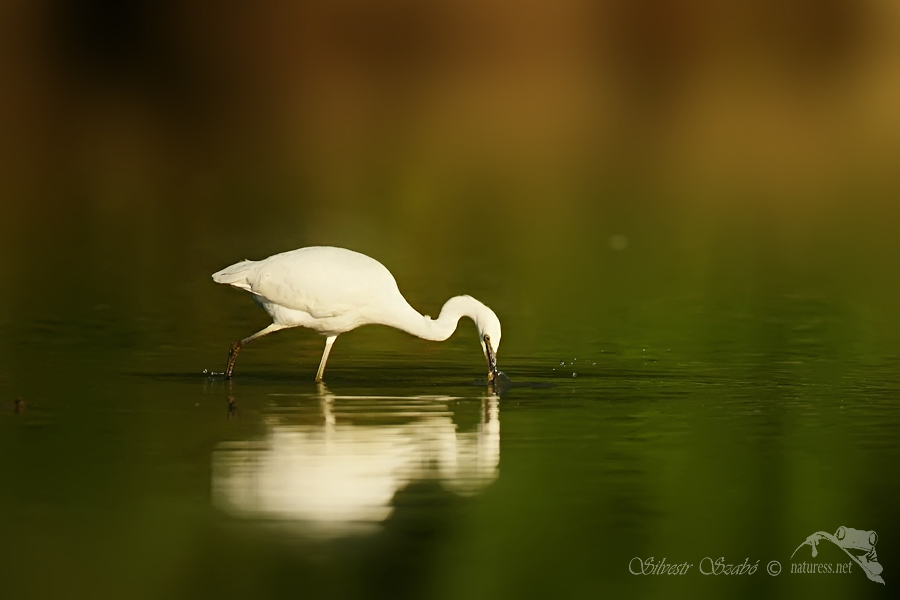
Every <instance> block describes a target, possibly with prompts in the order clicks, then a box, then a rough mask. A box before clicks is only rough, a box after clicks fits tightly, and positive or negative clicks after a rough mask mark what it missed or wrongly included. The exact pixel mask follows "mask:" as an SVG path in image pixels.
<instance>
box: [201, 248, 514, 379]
mask: <svg viewBox="0 0 900 600" xmlns="http://www.w3.org/2000/svg"><path fill="white" fill-rule="evenodd" d="M213 281H215V282H216V283H223V284H228V285H232V286H234V287H237V288H240V289H243V290H246V291H248V292H250V293H251V294H253V298H254V300H256V302H257V303H258V304H259V305H260V306H262V307H263V309H265V311H266V312H267V313H269V316H271V317H272V324H271V325H269V326H268V327H266V328H265V329H263V330H262V331H260V332H258V333H256V334H254V335H252V336H250V337H249V338H246V339H244V340H242V341H240V342H235V344H234V345H232V353H231V355H230V356H229V363H228V368H227V369H226V377H229V378H230V376H231V372H232V370H233V368H234V360H235V357H236V356H237V352H238V351H239V350H240V347H241V346H243V345H244V344H246V343H248V342H250V341H252V340H254V339H256V338H258V337H261V336H263V335H266V334H268V333H272V332H274V331H278V330H280V329H285V328H289V327H307V328H309V329H312V330H314V331H317V332H319V333H321V334H322V335H325V336H326V338H327V339H326V346H325V353H324V354H323V356H322V361H321V363H320V366H319V373H318V375H317V377H316V379H317V380H321V377H322V372H323V371H324V368H325V362H326V360H327V358H328V353H329V352H330V350H331V345H332V344H333V343H334V339H335V338H336V337H337V336H338V335H339V334H341V333H345V332H347V331H350V330H352V329H355V328H357V327H359V326H361V325H368V324H379V325H388V326H390V327H395V328H397V329H401V330H403V331H406V332H408V333H410V334H412V335H415V336H418V337H421V338H424V339H427V340H435V341H442V340H445V339H447V338H448V337H450V335H451V334H452V333H453V332H454V331H455V330H456V326H457V323H458V322H459V319H460V318H461V317H463V316H467V317H469V318H471V319H472V320H473V321H475V324H476V327H477V328H478V331H479V337H480V338H482V340H481V345H482V350H483V351H484V353H485V358H486V359H487V360H488V365H489V369H490V370H491V373H489V375H488V376H489V378H492V375H494V374H496V362H495V360H496V358H495V355H496V351H497V349H498V348H499V345H500V335H501V332H500V321H499V319H497V316H496V315H495V314H494V312H493V311H492V310H491V309H490V308H488V307H487V306H485V305H484V304H482V303H481V302H479V301H478V300H475V299H474V298H472V297H471V296H456V297H454V298H451V299H450V300H448V301H447V302H446V303H445V304H444V307H443V308H442V309H441V313H440V316H439V317H438V318H437V319H436V320H434V319H431V318H430V317H426V316H423V315H421V314H419V312H418V311H416V310H415V309H414V308H413V307H412V306H410V305H409V303H408V302H407V301H406V299H405V298H404V297H403V295H402V294H401V293H400V289H399V288H398V287H397V282H396V280H395V279H394V276H393V275H391V272H390V271H388V269H387V268H386V267H385V266H384V265H382V264H381V263H380V262H378V261H377V260H375V259H373V258H370V257H368V256H366V255H364V254H360V253H358V252H353V251H352V250H346V249H344V248H334V247H330V246H312V247H308V248H300V249H298V250H292V251H290V252H283V253H281V254H275V255H273V256H270V257H269V258H266V259H264V260H260V261H250V260H244V261H242V262H239V263H236V264H234V265H231V266H230V267H226V268H225V269H222V270H221V271H218V272H217V273H214V274H213ZM485 337H487V340H488V341H487V342H486V340H485Z"/></svg>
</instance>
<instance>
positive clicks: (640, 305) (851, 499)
mask: <svg viewBox="0 0 900 600" xmlns="http://www.w3.org/2000/svg"><path fill="white" fill-rule="evenodd" d="M250 196H252V195H251V194H247V195H246V196H244V195H242V192H241V193H239V192H235V193H234V198H233V199H232V200H230V201H229V202H230V204H227V205H226V206H224V207H220V206H216V205H214V204H211V203H206V204H201V205H195V204H190V203H179V202H171V203H168V204H166V203H162V204H148V205H141V204H140V203H136V204H131V205H129V206H128V207H117V206H110V205H104V204H102V203H100V204H97V203H93V204H92V203H90V202H83V203H81V204H79V203H78V202H74V201H73V203H72V205H71V206H72V207H70V208H59V209H58V210H54V211H52V212H53V214H52V215H51V216H48V217H43V216H42V215H43V214H44V213H42V212H41V206H42V205H41V202H40V201H37V202H35V203H34V204H35V205H34V207H33V208H23V209H21V210H20V211H19V212H17V213H14V214H13V217H12V218H11V219H10V220H8V221H7V222H6V223H5V224H4V225H3V233H4V235H3V242H2V245H0V250H2V262H0V275H2V277H3V280H4V290H5V292H6V293H5V294H3V297H2V299H0V334H2V337H0V457H2V464H3V469H2V474H0V532H2V533H0V582H2V583H0V585H2V594H0V596H2V597H4V598H75V597H84V598H198V597H214V598H266V597H284V598H355V597H384V598H523V597H553V598H568V597H573V598H597V597H646V598H651V597H676V596H683V597H692V598H693V597H709V598H721V597H738V596H743V597H763V596H765V597H777V598H789V597H790V598H793V597H818V598H847V597H856V598H859V597H881V596H883V595H884V594H885V593H886V592H885V590H886V589H888V588H890V587H891V586H893V585H896V582H897V579H896V578H897V577H900V552H898V551H897V549H898V548H900V515H898V511H897V510H896V509H897V508H898V503H897V500H896V498H897V494H898V493H900V484H898V480H897V478H896V475H895V474H894V469H895V465H896V464H897V463H898V459H900V443H898V438H897V431H898V425H900V404H898V401H900V366H898V364H900V323H898V319H897V318H896V316H895V315H894V310H895V308H896V306H898V303H897V300H898V297H900V296H898V292H900V286H898V284H897V276H896V268H895V267H896V257H897V256H900V254H898V252H897V250H898V243H897V241H896V240H895V237H896V236H895V231H896V228H895V225H896V221H897V219H896V218H895V216H894V215H893V213H892V212H891V211H886V210H885V209H883V208H878V206H880V205H877V204H876V205H873V206H874V208H873V207H872V206H870V207H869V208H868V209H864V208H854V209H853V210H848V211H838V210H836V209H835V210H831V211H826V212H824V213H815V212H814V213H813V214H816V215H817V216H815V217H813V216H810V215H806V214H802V215H801V214H788V215H787V216H784V215H782V216H781V217H777V216H776V217H773V216H771V214H770V213H767V212H766V211H765V210H763V209H759V210H749V209H745V210H740V209H734V210H730V211H724V210H723V211H715V210H709V209H707V208H702V207H694V208H690V207H681V208H676V207H672V206H670V205H667V204H665V203H664V202H662V201H660V202H657V203H653V202H649V201H647V202H644V203H637V204H635V205H634V206H633V207H632V208H622V207H621V206H622V205H619V204H616V206H618V207H619V208H617V209H616V210H612V209H603V208H602V205H599V204H598V205H597V207H595V208H591V207H593V206H594V204H591V203H590V202H588V201H585V200H580V201H578V202H571V203H568V204H566V203H565V202H563V203H561V204H559V205H556V207H555V208H554V207H549V206H543V205H541V207H540V208H539V209H538V208H537V205H530V206H529V207H528V210H522V211H515V210H505V211H503V210H500V209H499V208H498V209H497V211H496V212H493V213H491V214H490V215H489V218H486V217H485V214H484V210H483V209H484V206H483V205H482V204H480V202H481V200H478V199H474V200H472V199H469V200H459V202H458V203H457V204H451V205H452V206H453V207H454V210H452V211H451V210H439V209H435V210H425V209H421V208H417V207H404V206H403V205H402V203H400V204H396V203H394V204H392V203H390V202H382V203H381V204H378V203H376V204H374V205H373V206H374V208H365V207H360V206H352V207H347V206H342V205H340V204H337V205H335V206H333V207H330V208H322V207H318V208H315V209H312V208H309V207H310V206H313V205H305V204H297V205H294V204H291V203H290V202H288V201H285V200H283V199H281V200H278V201H275V200H273V199H272V197H274V196H278V195H277V194H274V193H273V194H270V195H268V196H266V195H265V194H263V196H262V199H261V200H258V199H257V200H254V201H253V202H249V200H247V199H246V197H250ZM251 205H252V210H246V208H247V207H249V206H251ZM451 205H448V206H451ZM64 206H69V205H64ZM508 206H509V205H507V208H508ZM445 208H448V207H445ZM616 235H621V236H625V237H624V238H615V239H613V236H616ZM321 243H330V244H334V245H342V246H347V247H351V248H353V249H356V250H359V251H362V252H365V253H367V254H370V255H372V256H374V257H376V258H378V259H379V260H381V261H382V262H383V263H384V264H386V265H387V266H388V267H389V268H390V269H391V270H392V271H393V272H394V274H395V276H396V278H397V279H398V282H399V284H400V288H401V290H402V291H403V292H404V293H405V295H406V296H407V298H408V299H409V300H410V302H411V303H412V304H413V305H414V306H415V307H417V308H418V309H420V310H421V311H422V312H423V313H429V314H436V312H437V311H438V310H439V307H440V305H441V304H442V302H443V301H444V300H445V299H446V298H447V297H449V296H451V295H454V294H458V293H469V294H471V295H473V296H475V297H477V298H479V299H481V300H482V301H484V302H485V303H486V304H488V305H489V306H491V307H492V308H493V309H494V310H495V311H496V312H497V314H498V315H499V316H500V319H501V321H502V322H503V327H504V330H503V331H504V335H503V344H502V347H501V350H500V353H499V364H500V367H501V369H503V370H504V371H505V372H506V373H507V374H508V375H509V377H510V379H511V381H512V383H513V385H512V386H511V387H509V388H504V389H501V390H499V394H497V393H494V392H495V391H493V390H490V389H488V388H487V387H486V385H485V384H484V370H485V369H484V364H483V357H482V356H481V352H480V348H479V346H478V343H477V339H476V336H475V329H474V326H473V325H472V324H471V323H469V322H464V323H462V324H461V326H460V329H459V331H458V332H457V334H456V335H455V336H454V337H453V338H451V340H449V341H448V342H445V343H442V344H437V343H431V342H426V341H422V340H418V339H414V338H411V337H410V336H407V335H406V334H403V333H402V332H397V331H392V330H387V329H383V328H377V327H368V328H362V329H360V330H357V331H355V332H351V333H348V334H346V335H343V336H341V337H340V338H339V339H338V340H337V343H336V344H335V347H334V350H333V352H332V354H331V358H330V361H329V366H328V369H327V371H326V386H317V385H316V384H315V383H314V382H313V376H314V373H315V369H316V366H317V365H318V361H319V356H320V353H321V350H322V345H323V338H321V337H320V336H317V335H316V334H314V333H312V332H308V331H303V330H293V331H286V332H279V333H277V334H274V335H272V336H270V337H268V338H265V339H262V340H259V341H257V342H254V344H253V345H251V346H248V347H247V348H246V349H245V350H244V351H243V352H242V354H241V356H240V359H239V361H238V364H237V369H236V376H235V379H234V381H233V383H232V385H230V386H229V385H226V382H224V381H223V380H222V378H221V376H219V375H216V374H215V373H220V372H221V371H222V370H223V369H224V362H225V358H226V355H227V351H228V347H229V345H230V343H231V342H232V341H233V340H235V339H239V338H241V337H245V336H247V335H249V334H250V333H252V332H254V331H256V330H258V329H260V328H262V327H263V326H264V325H265V324H266V315H265V314H264V313H263V311H261V310H260V309H259V308H258V307H256V306H255V305H254V304H253V303H252V302H251V299H250V298H249V297H248V296H247V295H246V294H244V293H242V292H239V291H237V290H232V289H228V288H225V287H223V286H218V285H215V284H214V283H213V282H212V281H211V279H210V274H211V273H212V272H213V271H215V270H217V269H220V268H222V267H224V266H226V265H228V264H231V263H233V262H236V261H238V260H240V259H243V258H262V257H264V256H267V255H268V254H271V253H274V252H278V251H282V250H286V249H291V248H295V247H300V246H304V245H310V244H321ZM623 246H624V247H623ZM17 398H19V399H21V400H20V401H18V402H17V401H16V399H17ZM839 526H845V527H852V528H856V529H865V530H874V531H876V532H877V534H878V544H877V551H878V560H879V561H880V562H881V564H882V565H883V566H884V572H883V577H884V579H885V582H886V585H885V586H882V585H880V584H878V583H874V582H871V581H869V580H868V579H867V578H866V577H865V575H864V574H863V573H862V571H861V570H860V569H859V568H858V567H857V566H856V565H854V566H853V569H852V571H851V573H849V574H840V575H838V574H830V575H826V574H791V573H790V564H791V553H792V552H794V550H795V548H797V546H798V545H799V544H800V543H801V542H802V541H803V540H804V539H805V538H806V537H807V536H808V535H810V534H812V533H814V532H817V531H825V532H829V533H834V532H835V531H836V530H837V528H838V527H839ZM810 556H811V555H810V548H809V547H808V546H807V547H804V548H802V549H801V550H800V551H798V552H797V555H796V556H795V558H794V562H801V561H802V560H804V559H805V560H807V561H810V560H812V559H811V557H810ZM635 557H639V558H641V559H647V558H649V557H655V559H656V560H659V559H661V558H663V557H665V558H666V561H667V562H668V563H684V562H687V563H690V564H692V565H693V566H692V567H691V568H690V569H689V570H688V572H687V573H685V574H684V575H682V576H670V575H655V576H654V575H648V576H643V575H633V574H631V573H630V572H629V564H634V563H631V561H633V559H634V558H635ZM705 557H709V558H711V559H712V560H716V559H718V558H719V557H724V559H725V562H726V563H741V562H743V561H744V559H745V558H746V559H749V564H754V563H758V569H757V570H756V572H755V573H753V574H752V575H751V574H746V573H745V574H743V575H703V574H702V573H700V572H699V568H700V567H699V565H700V563H701V561H702V560H703V559H704V558H705ZM803 557H805V558H803ZM772 560H778V561H780V563H781V565H782V568H783V571H782V572H781V574H780V575H778V576H771V575H769V574H767V572H766V565H767V564H768V563H769V562H770V561H772ZM817 560H820V561H831V562H834V563H837V562H847V561H848V559H847V558H846V555H845V554H843V552H842V551H839V550H838V549H836V548H835V547H833V546H830V545H829V543H828V542H821V543H820V544H819V559H817Z"/></svg>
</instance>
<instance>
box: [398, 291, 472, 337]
mask: <svg viewBox="0 0 900 600" xmlns="http://www.w3.org/2000/svg"><path fill="white" fill-rule="evenodd" d="M406 306H407V307H408V308H409V310H404V311H402V312H401V313H400V314H397V315H393V316H392V317H393V318H391V319H390V322H386V323H385V325H390V326H391V327H396V328H397V329H402V330H403V331H405V332H407V333H411V334H412V335H415V336H418V337H420V338H422V339H426V340H432V341H435V342H443V341H444V340H446V339H447V338H448V337H450V336H451V335H453V332H454V331H456V326H457V324H458V323H459V320H460V319H461V318H462V317H469V318H470V319H472V320H473V321H475V320H476V318H477V315H478V314H479V311H480V310H482V304H481V303H480V302H478V300H475V299H474V298H472V297H471V296H454V297H453V298H450V299H449V300H447V301H446V302H445V303H444V306H443V307H442V308H441V314H440V315H439V316H438V318H437V319H432V318H431V317H426V316H423V315H421V314H419V313H418V312H417V311H416V310H415V309H414V308H413V307H411V306H409V304H407V305H406Z"/></svg>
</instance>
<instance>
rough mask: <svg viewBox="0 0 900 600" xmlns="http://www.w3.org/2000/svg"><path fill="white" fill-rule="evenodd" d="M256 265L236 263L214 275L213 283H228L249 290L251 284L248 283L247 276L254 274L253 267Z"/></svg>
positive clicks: (250, 262)
mask: <svg viewBox="0 0 900 600" xmlns="http://www.w3.org/2000/svg"><path fill="white" fill-rule="evenodd" d="M255 264H256V261H252V260H242V261H241V262H239V263H235V264H233V265H231V266H230V267H225V268H224V269H222V270H221V271H218V272H216V273H213V276H212V278H213V281H215V282H216V283H227V284H228V285H233V286H234V287H239V288H242V289H245V290H249V289H250V282H249V281H247V276H248V275H250V274H251V273H252V272H253V265H255Z"/></svg>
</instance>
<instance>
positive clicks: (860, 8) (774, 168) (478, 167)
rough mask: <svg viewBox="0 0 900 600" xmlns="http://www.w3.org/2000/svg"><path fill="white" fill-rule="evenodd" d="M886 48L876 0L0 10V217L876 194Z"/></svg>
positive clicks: (399, 0) (69, 4)
mask: <svg viewBox="0 0 900 600" xmlns="http://www.w3.org/2000/svg"><path fill="white" fill-rule="evenodd" d="M898 34H900V5H898V4H897V3H896V2H890V1H888V0H779V1H775V0H735V1H733V2H727V3H721V2H712V1H709V0H614V1H605V2H600V1H588V0H560V1H557V2H536V1H530V0H519V1H517V2H512V1H509V0H478V1H473V0H453V1H441V0H436V1H432V2H419V1H416V0H377V1H362V0H330V1H327V2H325V1H322V2H316V1H307V2H279V1H264V2H256V3H243V2H214V1H212V0H193V1H187V2H172V1H168V2H150V1H149V0H145V1H140V0H135V1H130V2H129V1H125V0H83V1H80V2H76V1H66V0H4V2H3V3H2V8H0V80H2V81H3V82H4V84H3V86H2V87H3V91H2V93H0V176H2V181H3V187H4V188H5V192H4V194H3V196H4V198H5V200H4V205H10V204H16V203H19V202H27V199H28V198H29V197H33V194H34V193H35V192H37V193H40V194H44V193H46V191H47V190H48V188H49V189H50V190H52V189H54V188H55V186H59V185H62V186H64V187H65V188H68V189H71V188H72V187H74V188H76V189H78V190H81V191H82V192H83V193H82V194H79V195H81V196H83V198H82V201H89V202H99V203H126V204H135V203H141V202H178V203H181V202H191V203H199V204H202V205H207V206H209V205H214V204H215V203H216V198H217V195H219V194H221V188H222V186H226V185H228V184H229V183H230V182H233V181H234V180H235V179H240V178H241V177H250V178H252V177H270V178H272V180H277V181H280V182H287V183H290V182H295V183H296V184H297V185H300V184H299V183H297V182H302V185H303V186H304V189H307V190H311V193H312V195H315V196H316V197H318V198H321V199H323V200H325V199H327V200H328V201H330V202H348V203H350V204H354V203H356V202H359V201H360V199H361V197H362V196H364V195H365V194H362V193H361V192H360V190H361V189H367V188H369V187H371V186H372V185H373V182H382V183H384V182H388V185H390V186H392V187H395V188H396V189H398V190H401V192H399V193H400V195H409V196H411V199H408V201H412V202H420V203H430V202H437V203H440V201H441V200H440V199H441V197H442V194H441V192H440V190H441V189H442V188H445V187H446V186H453V185H456V184H458V182H459V181H460V180H464V179H467V178H473V177H474V178H482V179H488V180H496V181H500V182H503V183H504V184H508V185H512V183H511V182H518V185H517V186H516V187H517V188H518V189H519V190H520V191H523V192H524V193H525V194H526V196H527V190H530V189H533V186H534V185H535V184H536V183H540V182H543V183H544V184H546V185H547V186H549V187H551V188H552V187H556V186H559V185H566V182H571V181H578V182H595V181H596V182H603V181H608V180H611V179H614V180H617V181H622V180H623V179H624V180H626V181H630V180H632V179H633V180H640V181H652V182H654V184H655V185H664V186H668V185H677V186H678V188H679V189H683V190H685V191H686V192H687V193H686V194H684V195H683V196H682V201H683V200H684V196H702V197H703V201H704V202H734V201H738V198H736V195H734V194H731V195H729V194H725V193H723V192H724V191H727V190H734V189H751V190H754V191H758V192H762V197H767V198H770V199H772V200H773V203H781V202H782V201H783V200H784V199H785V198H791V199H792V200H793V201H794V202H800V201H801V200H805V202H804V204H815V203H816V202H817V201H819V200H817V197H821V196H822V195H823V194H824V193H826V192H827V191H828V190H829V189H831V188H832V186H835V185H841V184H846V183H848V182H850V183H852V184H854V185H858V184H859V183H861V182H864V183H866V184H867V185H869V184H871V185H874V186H876V187H879V188H884V187H892V186H894V185H895V184H896V180H897V177H896V174H897V172H898V169H897V168H896V166H895V163H896V159H897V158H898V156H900V153H898V151H900V35H898ZM403 190H405V191H403ZM737 196H740V195H739V194H738V195H737ZM756 199H757V200H758V199H759V196H757V197H756ZM60 201H62V200H60ZM70 201H71V198H70ZM520 201H521V196H518V195H516V194H509V195H506V196H501V197H498V198H497V202H500V203H501V206H502V207H504V208H510V207H514V206H517V205H518V202H520ZM848 201H850V200H849V199H848ZM536 204H541V203H540V202H537V203H536ZM7 210H9V209H8V208H7ZM536 210H537V207H536ZM13 211H15V209H13Z"/></svg>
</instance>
